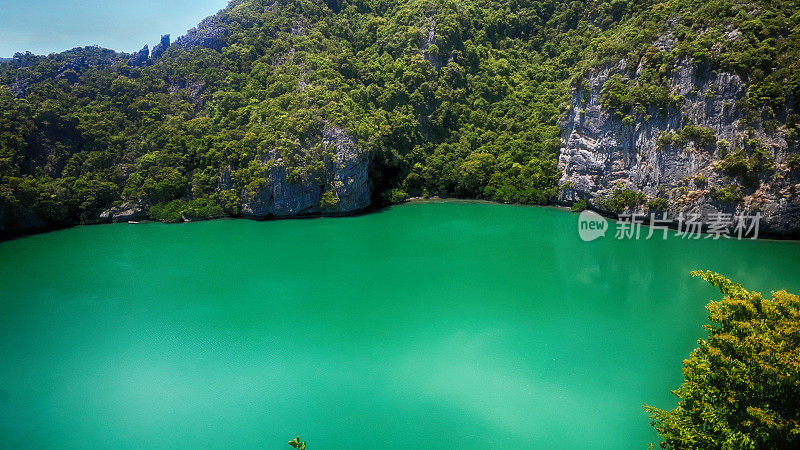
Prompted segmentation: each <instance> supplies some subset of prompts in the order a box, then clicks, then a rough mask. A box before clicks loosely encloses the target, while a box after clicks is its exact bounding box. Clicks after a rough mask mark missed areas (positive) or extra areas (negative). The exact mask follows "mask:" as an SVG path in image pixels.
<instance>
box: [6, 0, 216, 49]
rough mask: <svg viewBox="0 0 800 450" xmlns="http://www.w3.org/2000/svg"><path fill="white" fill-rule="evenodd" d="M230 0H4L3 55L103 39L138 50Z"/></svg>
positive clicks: (176, 33)
mask: <svg viewBox="0 0 800 450" xmlns="http://www.w3.org/2000/svg"><path fill="white" fill-rule="evenodd" d="M227 4H228V2H227V0H128V1H121V0H0V57H4V58H8V57H11V56H12V55H13V54H14V53H15V52H19V51H26V50H29V51H31V52H33V53H37V54H48V53H52V52H61V51H64V50H68V49H71V48H73V47H82V46H86V45H94V44H97V45H100V46H101V47H106V48H110V49H113V50H117V51H122V52H133V51H136V50H139V49H140V48H142V46H143V45H144V44H150V48H152V47H153V45H154V44H156V43H158V41H159V38H160V37H161V35H162V34H170V35H172V39H173V40H174V39H175V38H176V37H178V36H180V35H182V34H184V33H185V32H186V30H188V29H189V28H192V27H193V26H195V25H197V23H198V22H200V21H201V20H202V19H203V18H205V17H207V16H209V15H211V14H214V13H216V12H217V11H219V10H220V9H222V8H224V7H225V5H227Z"/></svg>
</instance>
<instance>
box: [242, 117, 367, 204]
mask: <svg viewBox="0 0 800 450" xmlns="http://www.w3.org/2000/svg"><path fill="white" fill-rule="evenodd" d="M322 144H323V149H324V150H325V151H327V152H330V153H331V154H332V155H333V157H332V158H325V159H324V160H323V162H324V169H323V171H322V173H314V174H303V175H302V176H301V177H300V180H290V177H288V176H287V175H288V174H287V167H286V166H285V164H284V162H283V160H282V159H281V158H280V157H279V156H278V155H277V154H275V153H273V154H272V155H271V158H270V159H269V160H268V161H265V163H264V164H265V165H267V166H268V167H269V171H268V175H267V177H266V180H265V181H266V187H264V188H263V189H259V190H258V191H257V192H254V193H250V192H247V190H246V189H245V190H244V191H243V192H242V215H243V216H245V217H251V218H268V217H293V216H307V215H316V214H323V215H342V214H347V213H352V212H356V211H359V210H363V209H365V208H367V207H368V206H369V204H370V197H371V185H370V181H369V176H368V170H369V159H368V157H367V155H365V154H361V153H359V152H358V150H357V149H356V145H355V141H354V139H353V138H352V137H350V136H349V135H347V134H346V133H345V132H344V130H342V129H341V128H337V127H331V128H326V129H324V130H322Z"/></svg>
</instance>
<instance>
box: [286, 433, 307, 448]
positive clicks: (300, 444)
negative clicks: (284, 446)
mask: <svg viewBox="0 0 800 450" xmlns="http://www.w3.org/2000/svg"><path fill="white" fill-rule="evenodd" d="M289 445H291V446H292V447H294V448H298V449H300V450H305V449H306V441H300V436H296V437H295V438H294V439H292V440H291V441H289Z"/></svg>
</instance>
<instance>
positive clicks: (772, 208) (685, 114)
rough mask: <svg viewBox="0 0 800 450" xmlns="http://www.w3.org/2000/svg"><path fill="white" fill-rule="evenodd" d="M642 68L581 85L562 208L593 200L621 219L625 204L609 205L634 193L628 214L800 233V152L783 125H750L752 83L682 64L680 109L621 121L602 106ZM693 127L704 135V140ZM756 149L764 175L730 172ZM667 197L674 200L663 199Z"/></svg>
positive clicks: (565, 126) (572, 112)
mask: <svg viewBox="0 0 800 450" xmlns="http://www.w3.org/2000/svg"><path fill="white" fill-rule="evenodd" d="M660 41H661V42H657V43H656V44H657V45H662V46H665V45H666V46H669V41H668V39H661V40H660ZM665 41H666V43H665ZM665 50H668V48H665ZM632 69H633V68H629V67H626V63H625V61H622V62H620V63H619V64H618V65H617V66H615V67H610V68H605V69H603V70H598V71H596V72H595V73H593V74H592V75H591V76H590V77H588V80H587V81H588V85H587V84H584V86H583V87H581V88H575V89H573V94H572V100H571V105H570V107H569V109H568V111H567V113H566V114H565V115H564V116H563V118H562V121H561V124H560V125H561V128H562V142H561V152H560V156H559V160H558V167H559V170H560V171H561V173H562V177H561V179H560V181H559V185H560V190H559V192H560V194H559V195H560V200H561V201H562V202H564V203H567V204H570V203H574V202H576V201H579V200H584V201H586V202H587V204H588V205H589V206H590V207H593V208H595V209H598V210H601V211H604V212H608V213H620V212H622V210H620V208H619V204H618V203H614V202H609V201H608V199H609V198H612V197H613V195H614V193H615V192H617V193H620V192H626V191H627V192H628V193H631V191H632V193H633V194H634V195H638V197H636V198H638V199H639V200H638V201H635V202H634V203H637V204H635V205H632V204H630V203H628V204H626V205H625V211H626V212H628V213H634V212H635V213H642V214H649V213H650V212H656V211H658V216H659V217H661V214H662V210H663V212H665V213H667V216H668V218H669V219H673V220H677V218H678V217H679V215H680V214H681V213H683V214H684V216H685V217H688V216H689V215H691V214H699V215H700V217H701V219H702V221H703V222H706V223H707V222H709V221H710V220H711V219H712V216H713V215H715V214H719V213H724V214H746V215H753V214H755V213H760V214H761V215H762V219H761V231H762V232H766V233H771V234H775V235H794V236H796V235H798V234H800V174H798V171H797V170H792V169H790V167H789V166H790V165H791V164H787V163H788V161H789V160H790V158H791V156H792V155H793V154H794V153H796V152H797V148H794V147H795V145H792V144H791V143H787V140H786V139H785V134H784V132H783V131H782V130H781V129H780V127H778V128H777V129H775V130H771V131H767V130H765V129H764V126H763V124H761V123H756V124H753V123H745V120H744V119H743V112H742V109H741V106H740V105H741V100H742V98H743V97H744V96H745V94H746V90H747V86H746V83H745V81H743V80H742V79H741V78H740V77H739V76H737V75H735V74H731V73H725V72H719V73H714V72H712V71H711V70H710V69H708V68H701V67H697V66H695V65H694V64H692V63H691V62H690V61H688V60H684V61H679V62H678V63H677V64H675V67H674V68H673V70H672V71H671V73H670V74H669V76H668V85H669V90H670V92H671V94H672V95H674V96H682V97H676V98H678V99H679V100H680V101H679V103H680V104H678V105H677V106H675V107H670V108H667V109H666V110H664V109H661V110H660V111H659V108H658V107H649V108H647V109H648V110H647V112H646V115H643V114H640V115H637V116H635V117H631V116H628V117H627V118H626V117H620V116H619V115H617V114H614V113H613V112H611V111H608V110H607V109H605V108H604V107H603V106H602V105H601V96H602V89H603V86H604V85H605V83H606V82H607V81H608V80H609V78H610V77H611V76H613V75H614V74H621V75H622V76H623V78H625V79H627V80H636V78H637V77H638V76H639V75H640V74H641V69H642V68H641V66H640V67H637V68H636V69H635V70H632ZM631 119H633V120H631ZM687 127H689V128H687ZM686 130H695V131H696V130H700V131H702V133H699V134H702V137H698V136H697V134H698V133H692V132H691V131H690V132H687V131H686ZM709 130H710V131H711V132H713V135H712V134H711V133H710V132H709ZM676 137H678V138H676ZM756 143H757V144H756ZM755 147H758V148H757V149H756V148H755ZM754 150H755V151H756V152H757V153H758V155H759V157H761V158H763V159H765V160H766V162H764V163H763V164H761V165H760V166H759V168H758V169H751V170H750V173H748V174H744V173H736V170H735V167H734V168H733V169H734V170H732V169H731V167H727V168H726V167H725V166H726V164H727V165H728V166H731V162H732V161H735V159H734V157H733V155H738V161H739V162H740V163H741V162H742V161H753V158H754V156H753V151H754ZM748 154H749V156H748ZM729 155H730V156H729ZM726 156H727V157H728V159H726ZM747 158H750V159H747ZM740 165H741V164H740ZM740 169H741V168H740ZM743 170H744V169H741V170H740V172H743ZM755 172H757V173H755ZM636 193H642V194H644V195H643V196H642V195H640V194H636ZM725 194H732V195H725ZM659 198H661V199H664V200H666V201H663V200H662V201H658V200H655V201H654V199H659ZM648 203H649V206H648ZM609 205H613V206H616V208H612V207H611V206H609Z"/></svg>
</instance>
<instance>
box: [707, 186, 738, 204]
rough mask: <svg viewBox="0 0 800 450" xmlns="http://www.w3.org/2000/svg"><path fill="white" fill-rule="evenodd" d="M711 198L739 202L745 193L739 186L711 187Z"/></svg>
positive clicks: (726, 201) (719, 200)
mask: <svg viewBox="0 0 800 450" xmlns="http://www.w3.org/2000/svg"><path fill="white" fill-rule="evenodd" d="M711 198H713V199H714V200H716V201H718V202H723V203H739V202H740V201H742V198H744V194H742V190H741V189H740V188H739V187H738V186H726V187H722V188H711Z"/></svg>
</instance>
